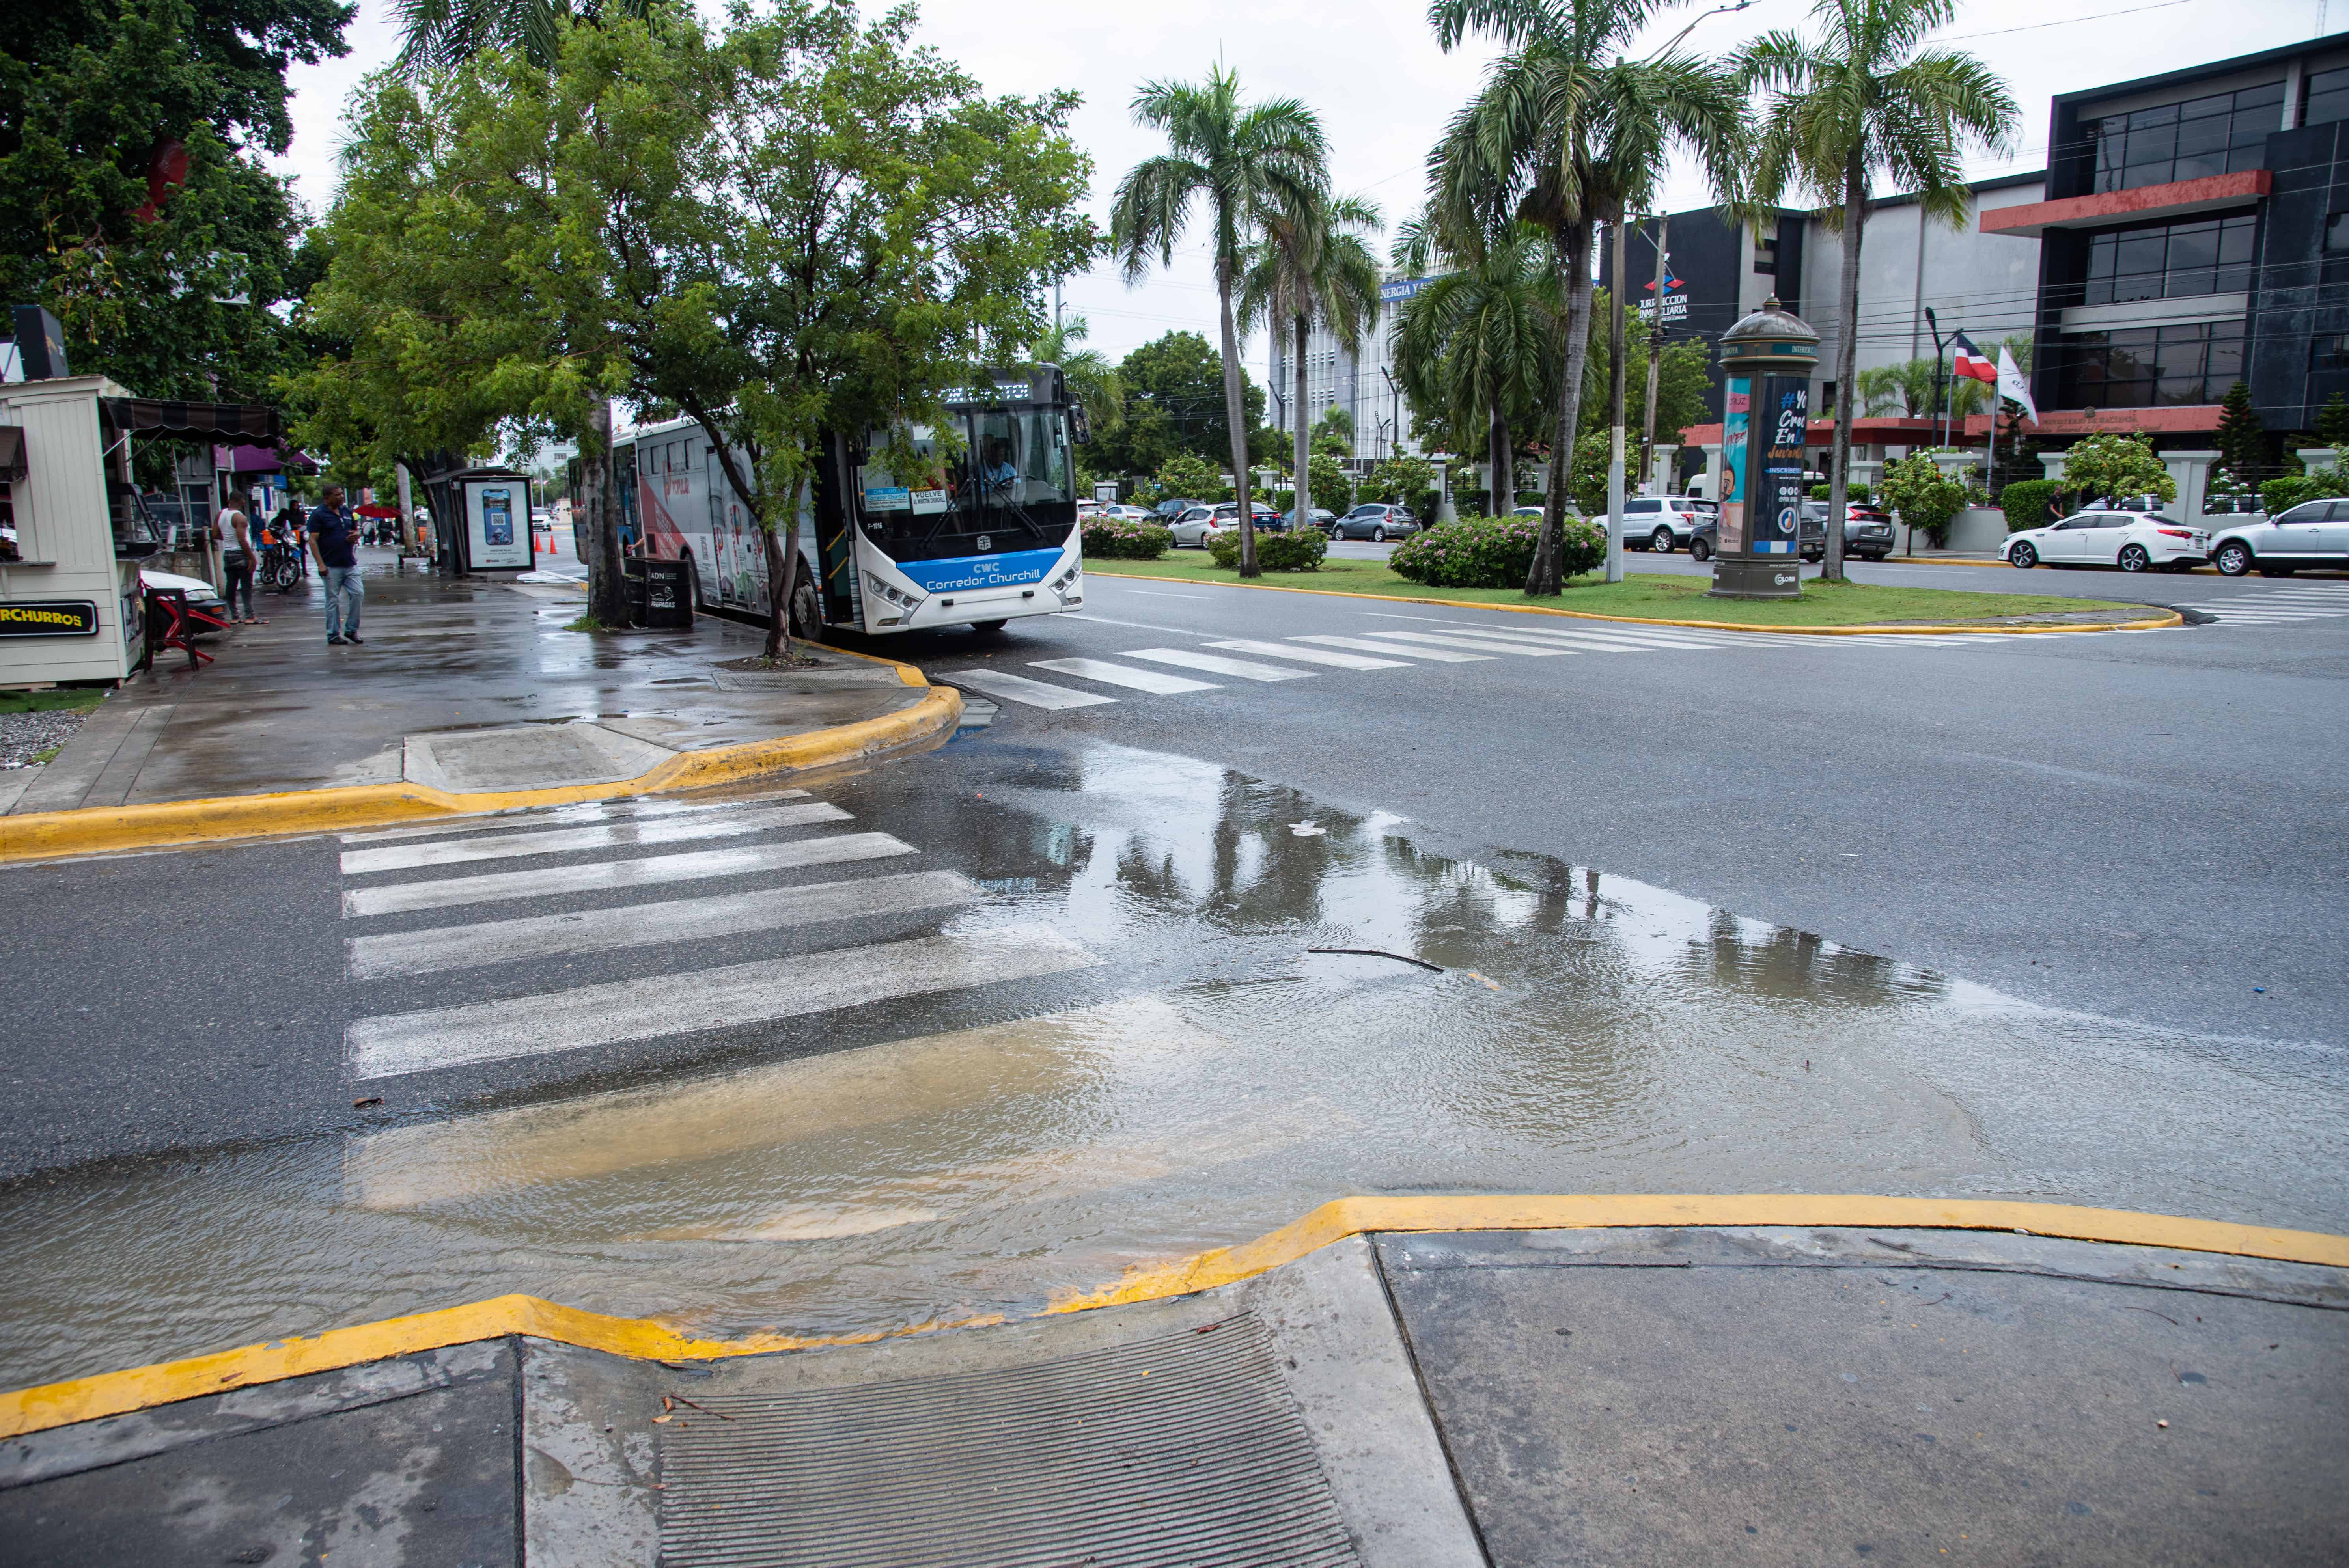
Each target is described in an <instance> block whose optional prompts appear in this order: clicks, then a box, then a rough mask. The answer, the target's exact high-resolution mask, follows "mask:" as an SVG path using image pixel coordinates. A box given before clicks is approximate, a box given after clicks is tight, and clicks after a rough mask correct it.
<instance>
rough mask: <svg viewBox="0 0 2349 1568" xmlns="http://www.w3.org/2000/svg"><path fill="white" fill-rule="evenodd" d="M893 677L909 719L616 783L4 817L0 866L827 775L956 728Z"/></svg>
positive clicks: (956, 701)
mask: <svg viewBox="0 0 2349 1568" xmlns="http://www.w3.org/2000/svg"><path fill="white" fill-rule="evenodd" d="M833 651H835V652H844V651H845V650H833ZM852 656H853V657H856V658H862V659H866V660H868V661H870V662H873V663H877V664H894V663H895V661H894V660H887V659H874V658H873V656H872V655H869V654H858V655H852ZM896 667H897V669H898V670H899V672H900V674H901V676H905V677H906V684H907V685H909V686H923V687H926V689H927V692H928V695H927V696H925V697H923V699H922V700H921V701H919V702H917V703H916V704H914V705H913V706H912V707H905V708H900V709H899V710H898V711H897V712H895V713H885V714H882V715H880V716H878V717H874V718H865V719H859V720H857V721H856V722H855V723H854V724H842V725H834V726H833V727H830V728H828V729H819V730H813V731H811V732H810V733H808V734H805V735H786V736H779V737H777V738H773V739H771V740H751V741H745V742H743V743H742V744H740V745H739V746H714V747H711V748H709V749H708V750H706V751H684V752H679V753H678V755H676V756H674V757H672V758H669V759H668V760H667V761H666V762H663V763H662V764H660V766H658V767H657V768H655V769H653V770H652V771H651V772H649V773H646V774H642V775H640V776H638V777H637V778H635V779H621V780H620V781H618V782H617V783H612V784H573V785H565V786H563V787H561V788H558V789H504V790H492V791H481V792H474V793H466V794H453V793H451V792H450V791H448V790H445V789H433V788H432V787H431V786H429V785H426V784H357V785H350V786H347V787H344V788H341V789H299V790H289V791H285V792H283V793H279V794H274V795H222V796H214V797H212V798H210V799H200V800H167V801H163V802H161V803H160V804H157V805H152V806H111V807H95V808H90V809H87V810H78V811H36V812H31V813H28V814H26V815H25V816H22V817H0V863H5V862H7V861H26V860H44V859H50V858H54V857H57V856H61V855H89V854H114V853H120V852H122V851H127V850H148V849H165V848H170V847H172V846H175V845H187V844H202V843H212V842H215V841H221V840H224V839H260V838H283V837H286V836H288V835H293V834H299V833H318V832H327V831H341V830H349V829H353V828H374V827H383V826H386V825H388V824H391V823H397V822H411V821H419V820H429V819H431V818H435V817H448V816H460V815H471V814H475V813H479V812H483V811H512V810H518V809H521V808H523V807H531V806H569V805H574V804H577V803H579V802H581V801H587V800H610V799H618V798H620V797H623V796H629V795H651V794H658V793H661V792H663V791H666V790H672V789H708V788H709V787H710V786H712V785H717V784H733V783H740V782H741V781H742V780H744V779H755V778H759V777H761V776H762V775H766V774H773V773H796V772H802V771H804V770H806V769H812V768H824V767H830V766H832V765H833V764H836V763H842V762H849V761H854V760H855V759H857V758H864V757H874V756H879V755H881V754H882V753H884V752H889V751H896V750H901V749H904V748H908V747H912V746H916V745H920V744H921V743H923V742H925V741H930V740H936V739H939V738H943V737H945V736H948V735H951V734H953V733H954V727H955V725H956V724H957V721H959V720H960V719H961V717H962V694H961V693H960V692H958V691H956V690H955V689H954V688H953V687H952V686H930V685H929V683H928V681H926V679H924V678H923V676H922V673H921V671H919V670H917V669H915V668H914V667H913V666H912V665H897V666H896Z"/></svg>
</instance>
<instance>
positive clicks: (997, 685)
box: [938, 670, 1117, 708]
mask: <svg viewBox="0 0 2349 1568" xmlns="http://www.w3.org/2000/svg"><path fill="white" fill-rule="evenodd" d="M938 679H940V680H942V681H949V682H952V683H953V684H955V685H957V686H977V687H978V689H979V690H981V691H983V692H986V693H987V694H988V696H999V697H1003V698H1006V699H1008V700H1009V701H1011V702H1019V703H1026V704H1027V705H1028V706H1029V707H1056V708H1057V707H1094V706H1095V705H1096V704H1100V703H1104V702H1115V701H1116V700H1117V698H1115V697H1113V696H1102V695H1101V694H1100V693H1098V692H1090V691H1076V690H1073V689H1071V688H1070V687H1068V686H1054V685H1052V684H1051V683H1050V681H1031V680H1030V679H1029V678H1028V677H1027V676H1015V675H1013V674H1012V673H1011V672H1010V671H1009V670H950V671H948V672H947V673H946V674H945V675H942V676H939V677H938Z"/></svg>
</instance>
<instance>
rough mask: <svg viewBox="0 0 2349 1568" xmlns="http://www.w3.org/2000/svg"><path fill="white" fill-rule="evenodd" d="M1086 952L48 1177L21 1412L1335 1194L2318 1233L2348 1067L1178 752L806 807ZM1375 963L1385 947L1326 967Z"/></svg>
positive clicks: (1, 1246)
mask: <svg viewBox="0 0 2349 1568" xmlns="http://www.w3.org/2000/svg"><path fill="white" fill-rule="evenodd" d="M818 792H819V793H820V794H821V795H822V796H823V799H830V800H833V801H836V802H838V803H840V804H841V805H843V806H844V807H846V808H847V809H848V810H851V811H853V812H854V815H855V816H856V818H857V819H858V820H860V822H862V823H864V824H865V825H867V826H871V827H874V828H881V829H885V830H889V831H891V832H893V833H896V834H899V835H901V836H903V837H905V838H907V839H909V840H912V841H916V842H917V843H919V844H921V845H922V846H923V847H924V848H925V849H926V850H927V851H930V852H931V853H932V854H933V855H935V856H936V857H938V858H939V859H940V860H941V861H944V862H945V863H947V865H949V866H951V867H952V868H953V869H955V870H957V871H959V872H963V873H964V874H966V875H968V876H969V877H971V878H973V879H976V880H977V881H978V882H980V883H981V885H982V886H983V887H985V888H986V890H987V891H988V898H987V900H986V902H984V903H980V904H977V905H973V906H968V907H965V908H962V909H960V910H959V911H957V912H954V913H951V914H950V916H948V917H946V918H944V919H943V921H942V923H941V927H940V928H941V929H945V930H948V931H959V932H970V931H977V930H981V929H985V930H989V931H992V932H994V933H996V934H997V935H998V939H999V941H1001V942H1003V943H1006V944H1011V945H1012V946H1015V947H1016V946H1018V945H1019V944H1040V945H1044V946H1057V945H1063V944H1074V945H1075V946H1076V947H1079V948H1081V950H1082V954H1081V966H1079V967H1077V968H1074V969H1072V970H1071V971H1070V972H1069V973H1068V975H1066V977H1065V982H1064V984H1063V985H1062V990H1063V993H1064V1003H1065V1005H1061V1006H1054V1007H1052V1008H1050V1010H1047V1011H1044V1012H1041V1013H1038V1014H1031V1015H1029V1016H1005V1014H1004V1013H1003V1012H1002V1011H1001V1010H1000V1007H999V1005H996V1004H993V1003H991V1001H990V998H989V995H988V992H987V991H986V989H985V988H984V987H981V988H978V989H976V990H972V991H968V992H962V993H957V994H955V995H950V996H948V997H946V998H944V999H942V1000H940V1001H939V1002H937V1003H936V1004H935V1005H934V1006H932V1008H931V1011H932V1012H934V1013H935V1014H936V1019H935V1022H936V1027H935V1028H932V1029H930V1030H928V1031H927V1032H925V1033H922V1034H919V1035H918V1036H916V1037H907V1038H896V1039H890V1040H885V1041H883V1042H881V1043H877V1044H869V1045H859V1046H857V1047H854V1048H852V1049H845V1050H840V1051H836V1052H833V1053H831V1054H824V1055H817V1056H812V1057H798V1058H796V1059H788V1060H774V1059H757V1058H756V1057H751V1058H748V1065H744V1062H745V1060H746V1058H744V1057H740V1056H739V1055H738V1056H736V1057H732V1058H730V1062H731V1063H732V1065H730V1066H726V1067H724V1068H717V1069H713V1070H709V1071H705V1072H701V1073H697V1074H691V1075H681V1074H669V1075H667V1076H664V1077H662V1078H657V1079H654V1080H652V1081H633V1082H627V1083H620V1084H612V1085H607V1086H601V1087H596V1088H591V1089H590V1090H588V1091H586V1092H571V1093H568V1094H565V1095H562V1096H559V1097H554V1098H544V1099H536V1100H533V1101H530V1102H527V1103H517V1104H508V1105H502V1106H499V1107H497V1108H495V1109H487V1110H482V1111H478V1112H474V1113H471V1114H466V1115H460V1116H457V1117H454V1118H452V1119H437V1120H418V1121H413V1122H409V1123H406V1124H401V1125H395V1126H392V1127H389V1128H387V1129H384V1130H374V1131H369V1132H366V1133H362V1134H356V1135H351V1136H347V1137H346V1136H336V1137H333V1138H325V1139H314V1140H300V1141H295V1142H288V1143H283V1144H276V1145H270V1146H265V1147H254V1148H245V1149H242V1150H233V1151H227V1152H212V1153H208V1154H203V1155H188V1156H184V1157H179V1158H168V1159H160V1160H150V1161H140V1162H136V1163H123V1164H117V1165H111V1166H107V1167H103V1168H97V1169H91V1170H84V1171H70V1172H65V1173H61V1174H59V1175H57V1176H56V1177H54V1178H34V1179H32V1180H29V1181H25V1182H22V1183H20V1184H18V1185H17V1186H16V1188H14V1189H13V1190H12V1191H10V1193H9V1195H8V1206H9V1212H10V1220H11V1223H10V1225H9V1227H8V1231H7V1234H6V1238H5V1242H0V1279H5V1284H0V1365H5V1367H6V1369H7V1381H8V1382H9V1383H11V1384H13V1385H20V1386H21V1385H26V1384H31V1383H37V1382H42V1381H46V1380H49V1379H53V1378H57V1377H70V1376H75V1375H78V1374H82V1373H88V1372H95V1371H99V1370H104V1369H108V1368H110V1367H121V1366H130V1365H136V1364H139V1363H142V1362H146V1361H150V1360H158V1359H162V1358H166V1357H177V1356H184V1355H189V1354H193V1353H196V1352H199V1351H203V1350H208V1349H213V1348H218V1347H222V1346H230V1345H234V1344H240V1343H244V1342H249V1341H253V1340H258V1339H263V1338H267V1337H271V1336H283V1335H286V1334H293V1333H309V1332H315V1331H316V1330H319V1329H323V1328H326V1327H331V1326H338V1325H343V1324H350V1323H357V1322H363V1321H367V1320H369V1319H374V1318H380V1317H386V1316H391V1315H398V1314H402V1313H409V1312H415V1311H419V1310H424V1309H429V1308H432V1307H439V1306H446V1305H454V1304H457V1303H460V1302H466V1301H471V1300H477V1299H480V1298H482V1297H486V1296H491V1295H502V1294H504V1293H507V1292H515V1291H521V1292H528V1293H531V1294H534V1295H543V1296H546V1297H548V1298H551V1299H553V1300H555V1301H559V1302H563V1303H566V1304H569V1305H577V1306H582V1307H587V1308H592V1309H595V1310H597V1311H602V1312H608V1313H616V1314H623V1315H660V1316H662V1317H664V1318H665V1319H667V1320H669V1321H671V1322H674V1323H676V1324H678V1325H679V1326H686V1327H689V1328H691V1329H692V1330H695V1331H698V1332H701V1333H705V1334H711V1335H732V1334H739V1333H742V1332H747V1331H751V1330H758V1329H777V1330H781V1331H785V1332H792V1333H805V1334H826V1333H840V1332H851V1331H860V1330H873V1329H879V1328H887V1327H892V1326H907V1325H914V1324H920V1323H925V1322H932V1321H937V1320H942V1319H957V1318H964V1317H968V1316H972V1315H981V1314H988V1313H1019V1312H1022V1311H1028V1310H1032V1309H1034V1308H1035V1307H1037V1306H1039V1305H1042V1304H1044V1303H1045V1302H1047V1301H1048V1300H1050V1298H1052V1297H1053V1296H1055V1295H1060V1294H1062V1293H1066V1292H1070V1291H1074V1290H1081V1289H1086V1288H1091V1287H1095V1286H1099V1285H1101V1284H1106V1283H1108V1282H1110V1281H1112V1280H1114V1279H1115V1278H1116V1277H1117V1276H1118V1275H1119V1274H1121V1273H1123V1271H1124V1270H1125V1269H1126V1268H1127V1267H1128V1266H1130V1265H1132V1264H1137V1263H1142V1262H1147V1261H1155V1260H1160V1259H1164V1258H1167V1257H1170V1256H1175V1255H1180V1254H1184V1253H1191V1252H1194V1251H1196V1250H1199V1249H1201V1248H1204V1247H1208V1246H1214V1245H1220V1244H1224V1243H1231V1242H1235V1241H1238V1240H1242V1239H1245V1238H1247V1237H1249V1236H1252V1235H1256V1234H1257V1233H1262V1232H1264V1231H1267V1230H1269V1229H1271V1228H1273V1227H1275V1226H1278V1225H1279V1224H1281V1223H1284V1222H1287V1221H1288V1220H1290V1219H1292V1218H1294V1217H1296V1216H1297V1215H1299V1213H1302V1212H1305V1211H1306V1210H1308V1209H1309V1208H1311V1207H1313V1206H1314V1205H1316V1204H1318V1203H1319V1202H1324V1201H1326V1200H1328V1199H1330V1198H1333V1197H1340V1196H1344V1195H1347V1194H1350V1193H1398V1192H1446V1191H1515V1192H1705V1191H1716V1192H1736V1191H1812V1192H1826V1191H1849V1192H1878V1193H1892V1194H1913V1195H1947V1196H1961V1197H2013V1198H2026V1199H2035V1200H2044V1201H2051V1202H2073V1203H2085V1204H2095V1205H2102V1206H2109V1207H2118V1208H2135V1209H2147V1210H2157V1211H2162V1212H2173V1213H2179V1214H2189V1215H2195V1216H2200V1217H2206V1218H2214V1219H2230V1220H2241V1221H2248V1222H2258V1223H2263V1224H2271V1225H2284V1226H2302V1227H2308V1228H2315V1229H2340V1228H2343V1226H2344V1222H2349V1199H2344V1192H2343V1190H2342V1187H2341V1184H2340V1181H2339V1173H2340V1172H2341V1171H2342V1170H2343V1169H2344V1152H2349V1151H2344V1148H2343V1144H2342V1135H2341V1133H2340V1131H2339V1130H2340V1129H2341V1128H2342V1127H2344V1125H2349V1119H2344V1115H2343V1111H2344V1095H2343V1092H2342V1087H2341V1083H2340V1075H2339V1073H2338V1071H2337V1067H2336V1065H2335V1064H2334V1063H2333V1060H2332V1058H2331V1057H2329V1056H2326V1057H2319V1056H2315V1055H2311V1056H2309V1057H2305V1058H2299V1057H2292V1056H2291V1055H2289V1054H2288V1053H2280V1052H2279V1051H2278V1050H2277V1048H2276V1047H2272V1046H2260V1047H2256V1048H2254V1047H2250V1046H2249V1045H2247V1044H2246V1043H2243V1042H2233V1041H2225V1040H2215V1039H2198V1038H2189V1037H2177V1036H2173V1035H2166V1034H2162V1033H2158V1032H2156V1031H2152V1030H2148V1029H2146V1028H2142V1027H2139V1026H2133V1025H2129V1024H2127V1023H2122V1022H2117V1021H2114V1020H2110V1019H2105V1018H2097V1017H2092V1016H2081V1015H2076V1014H2067V1013H2062V1012H2056V1011H2052V1010H2049V1009H2045V1008H2041V1007H2036V1006H2026V1005H2023V1004H2021V1003H2018V1002H2013V1001H2011V1000H2008V999H2005V998H2002V997H2001V996H1998V995H1993V994H1991V993H1988V992H1986V991H1983V990H1982V989H1980V988H1978V987H1974V986H1971V985H1966V984H1964V983H1963V982H1961V981H1958V980H1953V979H1949V978H1944V977H1941V976H1938V975H1932V974H1930V973H1926V972H1924V971H1921V970H1920V969H1917V968H1915V967H1912V966H1909V965H1904V964H1902V963H1900V962H1899V961H1897V959H1893V958H1887V957H1879V956H1874V955H1870V954H1861V953H1857V952H1852V951H1849V950H1847V949H1844V948H1840V947H1838V946H1837V945H1836V944H1833V943H1830V942H1826V941H1822V940H1820V939H1818V938H1816V937H1813V936H1809V935H1806V934H1802V933H1799V932H1794V931H1789V930H1785V929H1783V928H1779V927H1775V926H1771V925H1767V924H1764V923H1756V922H1754V921H1751V920H1746V919H1742V918H1740V917H1739V916H1737V915H1736V914H1734V913H1728V912H1723V911H1721V910H1716V909H1712V908H1708V907H1705V906H1703V905H1702V904H1700V903H1692V902H1691V901H1689V900H1687V899H1684V898H1682V897H1679V896H1677V895H1675V894H1673V893H1671V892H1666V891H1663V890H1660V889H1657V888H1653V887H1650V886H1645V885H1642V884H1640V883H1637V882H1626V881H1623V880H1621V879H1619V878H1615V877H1612V876H1608V875H1603V874H1601V873H1599V872H1593V871H1589V870H1587V869H1584V868H1580V867H1576V866H1569V865H1566V864H1563V863H1559V862H1557V861H1550V860H1547V859H1542V858H1538V857H1533V856H1516V855H1498V856H1494V857H1490V858H1488V860H1487V861H1485V862H1484V863H1478V862H1473V861H1464V860H1458V859H1448V858H1444V857H1442V856H1439V855H1436V854H1433V853H1432V852H1430V851H1428V850H1427V849H1426V848H1425V847H1424V846H1423V843H1422V841H1421V839H1420V838H1419V837H1417V836H1415V830H1414V826H1413V823H1411V822H1410V821H1408V820H1402V819H1400V818H1392V817H1373V818H1371V819H1368V820H1361V819H1357V818H1353V817H1350V816H1348V815H1346V814H1344V813H1341V812H1338V811H1333V810H1330V809H1328V808H1327V807H1326V806H1323V805H1320V804H1319V803H1317V802H1315V801H1313V800H1310V799H1303V798H1301V797H1299V796H1298V795H1296V794H1294V793H1292V792H1290V791H1288V790H1285V789H1279V788H1277V787H1273V786H1269V785H1266V784H1263V783H1260V782H1257V781H1255V780H1251V779H1247V778H1244V777H1241V776H1239V775H1237V774H1234V773H1231V772H1229V771H1226V769H1222V768H1220V767H1217V766H1215V765H1213V764H1209V763H1205V762H1200V761H1196V760H1194V759H1190V758H1181V757H1174V756H1167V755H1161V754H1156V753H1151V752H1144V751H1137V750H1133V749H1127V748H1118V747H1112V746H1100V745H1097V746H1092V747H1090V748H1085V749H1081V750H1077V751H1071V752H1067V753H1061V752H1050V751H1041V750H1038V751H1027V750H1021V749H1019V748H1011V747H1008V746H995V745H989V746H985V747H968V748H966V747H957V748H954V751H953V752H952V753H950V754H942V755H941V756H939V757H936V758H928V759H925V760H923V761H921V762H918V763H916V764H909V765H903V766H895V767H891V768H885V769H878V770H876V771H875V772H874V773H872V774H869V775H866V776H864V777H863V778H861V779H851V780H847V781H845V782H843V783H840V784H837V785H835V786H833V787H831V788H828V789H819V791H818ZM1315 947H1350V948H1365V949H1375V950H1381V951H1382V952H1384V953H1389V954H1398V955H1401V956H1402V958H1416V959H1420V960H1423V961H1424V962H1425V963H1428V964H1433V965H1438V966H1440V970H1441V972H1436V971H1432V970H1430V969H1427V968H1423V967H1421V966H1419V965H1413V964H1410V963H1405V962H1402V961H1400V960H1399V959H1398V958H1392V957H1383V956H1371V955H1362V954H1316V953H1312V952H1310V951H1309V949H1311V948H1315Z"/></svg>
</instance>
